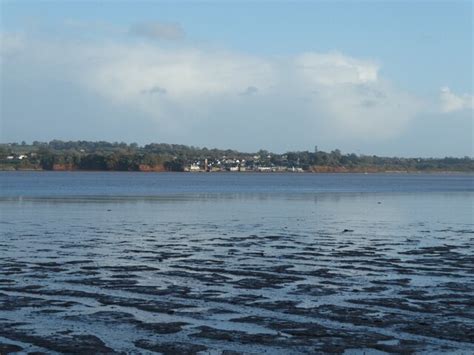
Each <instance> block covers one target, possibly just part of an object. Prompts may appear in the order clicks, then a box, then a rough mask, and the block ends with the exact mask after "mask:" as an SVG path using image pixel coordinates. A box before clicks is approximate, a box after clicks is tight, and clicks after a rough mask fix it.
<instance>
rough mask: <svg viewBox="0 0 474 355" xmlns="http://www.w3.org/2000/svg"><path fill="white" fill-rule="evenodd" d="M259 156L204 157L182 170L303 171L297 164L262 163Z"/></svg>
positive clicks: (194, 171)
mask: <svg viewBox="0 0 474 355" xmlns="http://www.w3.org/2000/svg"><path fill="white" fill-rule="evenodd" d="M259 159H260V156H258V155H255V156H253V160H245V159H234V158H226V157H225V156H224V157H222V159H211V160H210V159H204V160H195V161H193V162H192V163H191V164H189V165H187V166H185V168H184V171H187V172H193V173H197V172H224V171H231V172H298V173H302V172H304V170H303V168H301V167H299V166H291V167H290V166H283V165H274V164H271V163H270V164H262V163H261V162H260V160H259Z"/></svg>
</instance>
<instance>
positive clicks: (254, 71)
mask: <svg viewBox="0 0 474 355" xmlns="http://www.w3.org/2000/svg"><path fill="white" fill-rule="evenodd" d="M158 32H160V31H158ZM3 46H4V44H2V47H3ZM17 47H18V46H17ZM16 51H17V52H18V51H20V54H19V55H20V57H21V58H22V60H19V61H18V62H12V63H10V64H11V65H13V66H15V65H16V66H20V65H23V66H24V67H29V68H34V69H35V71H38V72H41V73H42V75H46V76H49V77H47V78H46V80H48V79H49V80H63V81H65V82H68V83H72V84H74V85H77V86H78V87H80V88H82V90H86V91H87V92H89V93H93V94H94V95H97V96H98V97H101V98H102V99H103V100H104V102H108V104H110V105H115V106H121V105H125V106H126V107H127V110H129V109H132V110H137V112H140V114H145V115H147V116H148V117H149V119H150V120H152V121H153V122H155V123H156V125H157V127H159V129H160V130H161V131H165V130H167V131H170V132H180V134H181V132H183V131H186V130H188V131H189V132H191V131H192V130H193V127H200V128H201V129H202V130H205V131H214V132H215V131H218V130H221V131H222V130H224V129H225V127H235V130H240V131H245V130H247V132H252V134H256V135H259V136H264V135H268V134H269V127H274V128H275V129H277V128H278V129H282V130H283V131H282V132H279V133H278V134H279V136H280V137H285V135H290V134H291V135H292V136H291V137H288V136H286V137H285V139H293V140H297V139H299V138H300V137H306V139H307V140H313V141H315V140H316V135H319V136H323V135H324V136H330V137H332V138H334V139H337V138H339V139H346V138H348V137H349V138H350V139H352V140H360V141H364V140H366V139H368V138H369V137H370V139H371V140H373V139H380V140H383V139H385V138H387V137H393V136H397V135H399V134H400V133H401V132H402V131H403V129H404V127H406V125H407V124H408V122H410V121H411V120H412V119H413V118H414V117H415V116H416V115H417V114H418V113H419V112H420V110H422V108H423V107H422V104H421V103H420V100H419V99H418V98H416V97H415V96H413V95H411V94H409V93H406V92H403V91H402V90H399V89H397V88H395V87H393V86H392V85H390V83H388V82H387V81H386V80H385V79H384V78H380V75H379V65H378V64H377V63H374V62H373V61H370V60H364V59H359V58H353V57H350V56H347V55H344V54H340V53H314V52H309V53H302V54H299V55H296V56H289V57H286V58H273V57H262V56H254V55H247V54H243V53H238V52H229V51H223V50H219V49H212V48H204V49H203V48H191V47H182V46H181V47H178V48H164V47H161V46H158V45H156V44H154V43H152V42H139V43H134V42H120V41H114V42H107V43H94V42H84V41H82V42H73V41H59V40H50V41H48V42H45V41H41V40H32V39H30V40H29V41H27V42H26V43H25V42H23V43H22V47H21V48H20V49H18V48H17V49H16ZM59 78H60V79H59ZM45 87H47V83H45ZM58 100H61V98H58ZM78 109H80V108H78ZM137 124H140V123H139V122H137ZM289 125H291V128H290V129H288V128H285V127H288V126H289ZM247 134H249V133H247ZM272 134H273V133H272ZM269 139H272V138H271V137H269Z"/></svg>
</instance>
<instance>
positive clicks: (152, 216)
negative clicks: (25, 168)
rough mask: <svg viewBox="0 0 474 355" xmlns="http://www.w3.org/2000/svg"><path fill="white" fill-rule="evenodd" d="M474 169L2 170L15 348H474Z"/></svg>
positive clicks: (1, 276)
mask: <svg viewBox="0 0 474 355" xmlns="http://www.w3.org/2000/svg"><path fill="white" fill-rule="evenodd" d="M473 197H474V176H473V175H463V174H440V175H437V174H430V175H424V174H410V175H405V174H369V175H363V174H347V175H346V174H327V175H326V174H324V175H317V174H247V173H245V174H231V173H229V174H185V173H177V174H173V173H169V174H168V173H162V174H153V173H150V174H145V173H92V172H91V173H78V172H74V173H67V172H66V173H47V172H40V173H33V172H18V173H17V172H3V173H0V227H1V229H0V232H1V235H2V237H1V240H0V353H2V349H3V351H6V350H8V349H10V350H16V351H20V350H22V351H25V352H28V351H43V352H47V353H54V352H57V353H64V352H72V351H74V349H76V350H77V349H79V351H80V352H83V353H94V352H103V353H104V352H105V353H108V352H125V353H146V352H150V353H151V352H163V353H170V354H172V353H198V352H202V353H216V354H219V353H222V352H225V351H237V352H241V353H262V352H264V353H268V354H278V353H281V354H288V353H325V352H336V353H359V352H366V353H380V352H422V353H445V352H449V353H452V352H458V353H472V352H474V337H473V334H474V296H473V295H474V256H473V255H474V221H473Z"/></svg>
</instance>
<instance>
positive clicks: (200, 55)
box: [1, 1, 473, 156]
mask: <svg viewBox="0 0 474 355" xmlns="http://www.w3.org/2000/svg"><path fill="white" fill-rule="evenodd" d="M472 18H473V3H472V2H471V1H436V2H429V1H419V2H416V1H414V2H411V1H410V2H409V1H396V2H388V1H381V2H375V1H368V2H360V1H337V2H329V1H326V2H322V1H321V2H318V1H312V2H309V1H308V2H283V1H280V2H268V1H260V2H256V1H236V2H183V1H181V2H158V1H155V2H153V1H147V2H92V1H82V2H71V1H63V2H59V1H55V2H44V1H41V2H26V1H16V2H10V1H3V2H1V32H2V38H3V40H2V73H3V74H2V91H1V98H2V108H1V113H2V115H1V120H2V126H1V128H2V131H1V140H2V141H14V140H23V139H25V140H30V141H31V140H47V139H52V138H60V139H107V140H116V141H121V140H125V141H137V142H139V143H147V142H150V141H158V142H161V141H167V142H176V143H184V144H193V145H199V146H208V147H214V146H217V147H231V148H236V149H242V150H257V149H259V148H266V149H270V150H276V151H283V150H290V149H291V150H293V149H295V150H299V149H312V147H313V146H314V145H315V144H318V145H319V146H320V147H321V149H327V150H330V149H335V148H340V149H342V150H343V151H354V152H360V153H365V154H372V153H373V154H387V155H405V156H430V155H433V156H444V155H458V156H463V155H471V156H472V155H473V146H472V136H473V129H472V114H473V111H472V92H473V71H472V62H473V47H472V30H473V27H472ZM46 54H48V55H46ZM90 58H94V60H90ZM170 63H172V64H173V65H171V64H170ZM78 71H79V72H81V73H83V74H84V75H78V74H77V73H78ZM215 71H216V72H215ZM112 83H115V84H112ZM118 88H120V89H118ZM146 93H148V94H146ZM147 95H148V96H147ZM361 107H363V108H361ZM81 123H82V124H81ZM84 123H85V124H84ZM45 126H49V128H50V129H46V127H45Z"/></svg>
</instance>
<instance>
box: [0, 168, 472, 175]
mask: <svg viewBox="0 0 474 355" xmlns="http://www.w3.org/2000/svg"><path fill="white" fill-rule="evenodd" d="M0 172H2V173H3V172H36V173H39V172H53V173H144V174H153V173H154V174H166V173H179V174H191V175H195V174H206V175H207V174H244V175H245V174H263V175H269V174H288V175H301V174H304V175H307V174H322V175H326V174H361V175H370V174H406V175H412V174H474V171H465V170H379V171H363V170H344V171H340V170H325V171H299V172H297V171H142V170H82V169H81V170H80V169H71V170H46V169H2V168H0Z"/></svg>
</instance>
